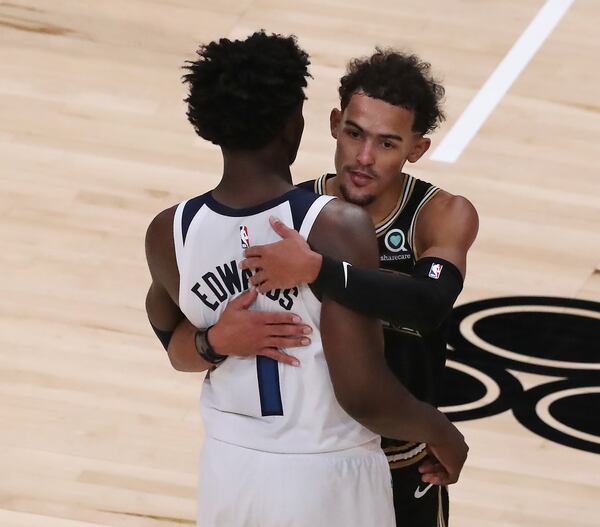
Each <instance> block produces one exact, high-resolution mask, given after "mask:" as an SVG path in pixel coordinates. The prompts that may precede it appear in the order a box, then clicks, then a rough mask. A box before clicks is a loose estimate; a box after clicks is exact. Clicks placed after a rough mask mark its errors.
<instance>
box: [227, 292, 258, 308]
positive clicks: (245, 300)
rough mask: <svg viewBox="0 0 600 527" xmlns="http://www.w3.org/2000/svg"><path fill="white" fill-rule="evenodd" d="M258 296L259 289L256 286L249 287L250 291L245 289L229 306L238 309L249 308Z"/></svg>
mask: <svg viewBox="0 0 600 527" xmlns="http://www.w3.org/2000/svg"><path fill="white" fill-rule="evenodd" d="M257 296H258V291H257V290H256V289H254V288H251V289H248V291H244V292H243V293H242V294H241V295H240V296H238V297H237V298H236V299H235V300H232V301H231V302H230V303H229V306H228V307H232V308H237V309H248V308H249V307H250V306H251V305H252V303H253V302H254V301H255V300H256V297H257Z"/></svg>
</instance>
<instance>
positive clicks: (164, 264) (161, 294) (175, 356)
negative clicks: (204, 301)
mask: <svg viewBox="0 0 600 527" xmlns="http://www.w3.org/2000/svg"><path fill="white" fill-rule="evenodd" d="M174 214H175V207H173V208H170V209H167V210H165V211H163V212H161V213H160V214H159V215H158V216H156V218H154V220H152V223H151V224H150V226H149V227H148V230H147V231H146V260H147V262H148V268H149V269H150V275H151V277H152V284H151V285H150V288H149V289H148V294H147V295H146V313H147V314H148V319H149V321H150V325H151V326H152V329H153V330H154V332H155V333H156V336H157V337H158V339H159V340H160V341H161V343H162V345H163V346H164V348H165V350H166V351H167V354H168V355H169V360H170V361H171V364H172V366H173V368H175V369H176V370H179V371H188V372H193V371H204V370H207V369H208V368H210V367H211V366H212V365H211V364H210V363H208V362H207V361H205V360H204V359H203V358H202V357H200V355H198V353H197V352H196V348H195V346H193V347H190V346H182V345H181V343H182V342H187V341H188V339H190V338H191V339H193V334H194V333H195V328H194V327H193V326H192V325H191V324H190V323H189V322H188V321H187V320H186V319H185V317H184V316H183V313H182V312H181V310H180V309H179V306H178V301H177V298H178V294H179V271H178V269H177V263H176V260H175V244H174V242H173V216H174ZM176 328H179V331H176Z"/></svg>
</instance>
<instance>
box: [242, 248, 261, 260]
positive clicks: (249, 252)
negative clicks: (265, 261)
mask: <svg viewBox="0 0 600 527" xmlns="http://www.w3.org/2000/svg"><path fill="white" fill-rule="evenodd" d="M263 253H264V246H263V245H253V246H252V247H248V248H247V249H246V250H245V251H244V256H245V257H246V258H255V257H256V258H260V257H261V256H262V255H263Z"/></svg>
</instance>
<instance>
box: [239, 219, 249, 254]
mask: <svg viewBox="0 0 600 527" xmlns="http://www.w3.org/2000/svg"><path fill="white" fill-rule="evenodd" d="M240 240H241V242H242V249H247V248H248V247H250V238H249V237H248V227H246V226H245V225H241V226H240Z"/></svg>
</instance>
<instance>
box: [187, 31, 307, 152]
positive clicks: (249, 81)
mask: <svg viewBox="0 0 600 527" xmlns="http://www.w3.org/2000/svg"><path fill="white" fill-rule="evenodd" d="M197 55H198V58H197V59H196V60H195V61H187V62H186V65H185V66H184V69H187V70H189V73H187V74H185V75H184V76H183V82H184V83H187V84H188V85H189V94H188V97H187V98H186V99H185V102H186V103H187V105H188V110H187V116H188V120H189V121H190V123H192V125H193V127H194V129H195V130H196V133H197V134H198V135H199V136H200V137H203V138H204V139H206V140H208V141H211V142H212V143H214V144H217V145H219V146H221V147H223V148H226V149H231V150H254V149H258V148H261V147H263V146H265V145H266V144H267V143H269V141H271V140H272V139H274V138H275V137H276V136H277V134H278V133H280V132H281V131H282V130H283V127H284V124H285V121H286V119H287V118H288V117H289V116H290V115H291V114H292V112H293V111H294V109H296V108H297V107H298V105H299V104H300V103H301V102H302V101H303V100H304V99H305V96H304V88H305V87H306V85H307V77H310V74H309V73H308V65H309V64H310V61H309V59H308V55H307V53H306V52H305V51H304V50H302V49H300V47H299V46H298V44H297V42H296V38H295V37H294V36H289V37H283V36H281V35H277V34H272V35H267V34H265V32H264V31H263V30H261V31H258V32H256V33H254V34H253V35H251V36H249V37H248V38H246V39H245V40H234V41H231V40H229V39H226V38H222V39H220V40H219V41H214V42H211V43H209V44H206V45H202V46H200V48H199V49H198V51H197Z"/></svg>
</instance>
